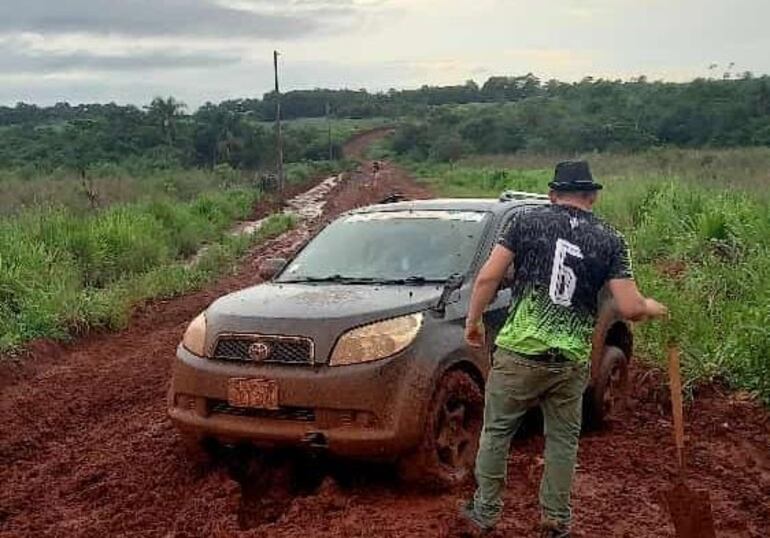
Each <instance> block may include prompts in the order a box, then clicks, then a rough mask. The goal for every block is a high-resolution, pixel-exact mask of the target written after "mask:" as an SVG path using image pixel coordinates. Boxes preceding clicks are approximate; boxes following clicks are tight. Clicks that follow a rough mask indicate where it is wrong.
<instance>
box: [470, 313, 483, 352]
mask: <svg viewBox="0 0 770 538" xmlns="http://www.w3.org/2000/svg"><path fill="white" fill-rule="evenodd" d="M485 333H486V331H485V329H484V323H483V322H482V321H472V320H470V319H469V320H468V322H467V323H466V324H465V342H466V343H467V344H468V345H469V346H471V347H477V348H481V347H484V340H485V338H486V336H485Z"/></svg>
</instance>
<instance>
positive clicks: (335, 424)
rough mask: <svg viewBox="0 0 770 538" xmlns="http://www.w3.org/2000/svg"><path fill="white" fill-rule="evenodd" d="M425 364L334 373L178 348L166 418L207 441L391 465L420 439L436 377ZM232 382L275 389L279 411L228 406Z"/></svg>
mask: <svg viewBox="0 0 770 538" xmlns="http://www.w3.org/2000/svg"><path fill="white" fill-rule="evenodd" d="M420 365H421V361H419V359H417V358H416V357H415V356H414V353H413V351H412V350H410V349H407V350H405V351H404V352H402V353H400V354H398V355H395V356H393V357H391V358H388V359H383V360H380V361H375V362H371V363H364V364H358V365H352V366H339V367H330V366H327V365H316V366H289V365H278V364H269V365H268V364H261V365H254V364H244V363H238V362H228V361H214V360H209V359H202V358H200V357H197V356H195V355H192V354H191V353H189V352H188V351H187V350H185V349H184V348H183V347H181V346H180V347H179V348H178V350H177V358H176V361H175V362H174V371H173V379H172V383H171V388H170V390H169V395H168V411H169V416H170V417H171V419H172V421H173V422H174V423H175V425H176V426H177V427H178V428H180V429H182V430H184V431H187V432H190V433H192V434H195V435H198V436H200V437H202V438H203V437H211V438H215V439H218V440H219V441H222V442H225V443H237V442H250V443H253V444H256V445H260V446H281V445H283V446H307V447H318V448H324V449H326V450H328V451H329V452H331V453H333V454H336V455H340V456H349V457H360V458H368V459H381V460H389V459H394V458H396V457H398V456H399V455H401V454H403V453H404V452H407V451H408V450H410V449H412V448H414V447H415V446H416V445H417V443H418V442H419V440H420V438H421V433H422V426H423V422H424V414H425V408H426V403H427V401H428V399H429V398H430V396H431V395H430V386H431V383H430V374H431V372H430V371H423V370H425V368H423V367H421V366H420ZM423 366H424V364H423ZM235 377H254V378H263V379H271V380H274V381H275V382H277V383H278V387H279V405H280V409H279V410H277V411H267V410H246V409H239V408H233V407H231V406H229V404H228V403H227V383H228V380H229V379H230V378H235Z"/></svg>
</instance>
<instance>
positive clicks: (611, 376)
mask: <svg viewBox="0 0 770 538" xmlns="http://www.w3.org/2000/svg"><path fill="white" fill-rule="evenodd" d="M545 203H548V202H547V200H545V199H544V198H543V197H540V196H537V195H531V194H526V193H506V194H505V195H504V196H502V197H501V198H500V199H499V200H494V199H479V200H467V199H445V200H428V201H408V202H396V203H389V204H381V205H375V206H370V207H366V208H363V209H357V210H354V211H351V212H349V213H346V214H344V215H342V216H340V217H339V218H338V219H336V220H335V221H334V222H332V223H331V224H329V225H328V226H327V227H326V228H324V229H323V230H322V231H321V232H320V233H319V234H318V235H317V236H316V237H315V238H314V239H312V240H311V241H310V242H309V243H308V244H307V245H306V246H304V247H303V248H302V249H301V250H300V252H299V253H298V254H297V255H296V256H295V257H294V258H293V259H292V260H289V261H288V262H287V261H286V260H278V259H273V260H269V261H268V262H267V263H266V264H265V265H264V266H263V270H264V272H265V273H266V274H265V275H263V276H266V277H267V278H268V280H269V281H268V282H266V283H263V284H260V285H258V286H254V287H251V288H247V289H244V290H242V291H239V292H236V293H232V294H230V295H226V296H224V297H222V298H220V299H218V300H217V301H215V302H214V303H213V304H212V305H211V306H210V307H209V308H208V309H207V310H206V311H205V312H203V313H202V314H201V315H200V316H198V317H197V318H196V319H195V320H194V321H193V322H192V323H191V324H190V327H189V328H188V330H187V332H186V333H185V336H184V339H183V341H182V343H181V344H180V345H179V347H178V350H177V359H176V361H175V364H174V371H173V380H172V383H171V389H170V391H169V398H168V409H169V414H170V417H171V419H172V420H173V422H174V423H175V424H176V426H177V427H178V428H179V430H180V431H181V432H182V433H183V434H184V435H185V437H186V439H187V441H188V444H196V445H198V444H199V443H204V444H210V443H211V442H212V441H213V442H214V443H217V444H228V445H235V444H240V443H249V444H254V445H257V446H265V447H276V446H287V445H288V446H294V447H307V448H308V449H313V450H322V451H328V452H329V453H331V454H333V455H337V456H345V457H355V458H363V459H370V460H391V461H396V462H398V465H399V469H400V471H401V473H402V474H403V476H404V477H406V478H408V479H410V480H411V479H417V480H421V481H422V480H428V481H430V482H432V483H434V484H437V485H444V486H451V485H453V484H456V483H459V482H462V481H463V480H464V479H466V478H467V477H468V476H469V474H470V470H471V468H472V463H473V459H474V456H475V452H476V448H477V440H478V434H479V430H480V428H481V423H482V410H483V388H484V380H485V378H486V375H487V372H488V370H489V367H490V357H491V350H490V349H486V350H484V351H483V352H482V351H471V350H470V349H469V348H468V347H467V346H466V345H465V343H464V339H463V326H464V321H465V317H466V313H467V309H468V301H469V298H470V295H471V288H472V285H473V280H474V277H475V275H476V273H477V272H478V270H479V269H480V267H481V265H482V264H483V262H484V261H485V260H486V258H487V256H488V254H489V252H490V250H491V249H492V247H493V246H494V243H495V238H496V237H497V236H498V234H499V233H500V232H501V230H502V228H503V226H504V225H505V223H506V222H507V221H508V220H509V219H510V218H511V217H513V216H514V215H516V214H518V213H520V212H523V211H527V210H529V209H531V208H533V207H536V206H538V205H542V204H545ZM510 300H511V296H510V290H509V289H508V287H507V286H506V285H503V286H502V287H501V288H500V290H499V292H498V294H497V297H496V299H495V300H494V302H493V303H492V304H491V305H490V307H489V308H488V309H487V311H486V314H485V316H486V319H485V321H486V326H487V328H488V330H489V332H490V333H491V334H490V335H489V336H490V338H488V341H492V338H493V336H494V333H495V332H496V331H497V329H499V328H500V327H501V326H502V324H503V322H504V320H505V318H506V316H507V311H508V308H509V305H510ZM599 320H600V321H599V323H598V325H597V329H596V332H595V335H594V350H593V353H594V358H593V360H594V365H595V368H596V369H597V370H595V371H596V372H597V373H598V375H596V376H594V378H595V381H594V384H593V386H591V387H589V388H588V395H587V397H586V399H585V401H586V415H587V416H588V417H591V418H592V419H593V420H594V421H595V422H596V421H600V420H601V419H602V418H604V417H605V416H606V415H607V413H608V412H610V411H611V408H612V405H613V402H614V398H613V396H614V394H616V393H617V389H618V388H619V387H618V385H620V384H623V383H624V382H625V378H626V376H627V367H628V359H629V357H630V356H631V345H632V337H631V333H630V331H629V328H628V327H627V325H626V324H625V323H624V322H622V321H621V320H619V319H618V318H617V316H616V315H615V314H614V311H613V308H612V304H611V302H609V301H602V310H601V313H600V317H599Z"/></svg>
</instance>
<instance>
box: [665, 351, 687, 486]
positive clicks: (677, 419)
mask: <svg viewBox="0 0 770 538" xmlns="http://www.w3.org/2000/svg"><path fill="white" fill-rule="evenodd" d="M668 377H669V386H670V388H671V414H672V416H673V418H674V442H675V443H676V452H677V454H676V456H677V461H678V463H679V472H680V474H681V475H684V468H685V465H684V411H683V409H682V376H681V374H680V372H679V348H678V347H677V346H671V347H670V348H669V349H668Z"/></svg>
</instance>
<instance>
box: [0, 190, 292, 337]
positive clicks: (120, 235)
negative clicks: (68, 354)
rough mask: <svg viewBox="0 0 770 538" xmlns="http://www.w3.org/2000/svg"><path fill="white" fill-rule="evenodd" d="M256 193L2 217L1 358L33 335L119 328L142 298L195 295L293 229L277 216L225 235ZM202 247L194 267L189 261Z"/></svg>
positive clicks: (247, 212)
mask: <svg viewBox="0 0 770 538" xmlns="http://www.w3.org/2000/svg"><path fill="white" fill-rule="evenodd" d="M257 198H258V194H256V192H255V191H244V190H238V189H233V190H230V191H226V192H221V193H204V194H201V195H199V196H197V197H196V198H195V199H193V200H192V201H190V202H186V203H185V202H171V201H162V200H161V201H153V202H142V203H135V204H120V205H115V206H113V207H111V208H109V209H106V210H104V211H100V212H97V213H93V214H89V213H85V214H83V213H76V212H73V211H69V210H66V209H61V210H37V211H30V212H26V213H24V214H22V215H19V216H16V217H13V218H5V219H3V220H0V351H8V350H12V349H14V348H17V347H18V346H19V345H21V344H23V343H24V342H27V341H29V340H32V339H35V338H41V337H46V338H65V337H67V336H69V335H71V334H76V333H79V332H82V331H84V330H87V329H90V328H94V327H107V328H117V327H120V326H122V325H123V324H124V323H125V321H126V320H127V318H128V315H129V314H130V311H131V309H132V307H133V306H134V305H135V304H137V303H139V302H141V301H142V300H145V299H149V298H155V297H165V296H170V295H176V294H179V293H183V292H185V291H189V290H191V289H195V288H196V287H198V286H199V285H201V284H202V283H204V282H206V281H207V280H208V279H210V278H212V277H213V276H216V275H217V274H220V273H221V272H222V271H225V270H226V269H227V268H228V267H230V266H232V263H233V261H234V260H235V259H236V258H237V257H238V256H239V255H240V254H242V253H243V252H244V251H245V249H246V248H247V247H248V246H249V244H251V243H252V242H253V241H259V240H262V239H264V238H265V237H270V236H274V235H276V234H278V233H280V232H282V231H284V230H286V229H288V228H289V227H290V226H291V225H292V219H291V218H289V217H286V216H275V217H273V218H271V220H270V221H268V223H267V225H266V226H265V227H264V228H263V229H261V230H260V231H259V232H258V233H257V234H256V235H255V236H253V237H233V236H230V235H229V234H227V233H226V232H227V230H228V229H229V227H230V225H231V224H232V223H233V221H235V220H237V219H242V218H245V217H247V216H248V215H250V214H251V208H252V205H253V204H254V202H256V200H257ZM203 244H208V245H209V248H208V249H207V250H206V252H205V254H204V255H203V257H202V259H201V260H199V263H197V264H195V265H190V264H189V263H187V260H188V259H189V257H190V256H191V255H192V254H194V253H195V252H197V251H198V249H199V248H200V247H201V246H202V245H203Z"/></svg>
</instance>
